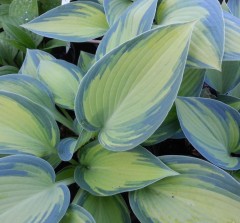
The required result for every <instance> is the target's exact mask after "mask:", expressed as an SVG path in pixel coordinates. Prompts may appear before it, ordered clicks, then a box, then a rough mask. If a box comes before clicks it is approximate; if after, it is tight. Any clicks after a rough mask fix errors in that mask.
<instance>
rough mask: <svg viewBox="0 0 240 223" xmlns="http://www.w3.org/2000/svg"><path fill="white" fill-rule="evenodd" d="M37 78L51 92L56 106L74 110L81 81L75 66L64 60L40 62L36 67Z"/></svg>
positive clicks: (80, 75) (78, 70) (79, 72)
mask: <svg viewBox="0 0 240 223" xmlns="http://www.w3.org/2000/svg"><path fill="white" fill-rule="evenodd" d="M38 78H39V80H41V81H42V82H43V83H44V84H45V85H46V86H47V87H48V88H49V89H50V90H51V92H52V93H53V97H54V101H55V103H56V104H58V105H59V106H61V107H64V108H67V109H73V108H74V100H75V97H76V94H77V90H78V85H79V82H80V81H81V79H82V74H81V71H80V69H79V68H78V67H77V66H76V65H74V64H71V63H69V62H66V61H64V60H42V61H40V64H39V66H38Z"/></svg>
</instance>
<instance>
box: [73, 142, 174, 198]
mask: <svg viewBox="0 0 240 223" xmlns="http://www.w3.org/2000/svg"><path fill="white" fill-rule="evenodd" d="M123 160H124V164H123V163H122V161H123ZM176 174H177V173H176V172H174V171H172V170H171V169H169V168H168V167H167V166H165V165H164V164H163V163H162V162H161V161H160V160H158V159H157V157H155V156H154V155H152V154H151V153H150V152H148V151H147V150H146V149H144V148H143V147H141V146H138V147H136V148H135V149H132V150H130V151H125V152H113V151H109V150H106V149H104V148H103V147H102V146H101V145H100V144H98V142H97V141H95V142H92V143H90V144H88V145H86V146H84V147H83V148H82V149H81V152H80V153H79V166H78V167H77V168H76V171H75V180H76V182H77V184H78V185H79V186H80V187H81V188H82V189H84V190H87V191H89V192H90V193H92V194H94V195H103V196H108V195H113V194H117V193H121V192H124V191H132V190H136V189H139V188H143V187H145V186H147V185H149V184H152V183H153V182H156V181H157V180H159V179H162V178H164V177H167V176H172V175H176Z"/></svg>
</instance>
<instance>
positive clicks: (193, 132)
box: [175, 97, 240, 170]
mask: <svg viewBox="0 0 240 223" xmlns="http://www.w3.org/2000/svg"><path fill="white" fill-rule="evenodd" d="M175 103H176V106H177V113H178V118H179V121H180V125H181V128H182V130H183V132H184V134H185V136H186V138H187V139H188V140H189V142H190V143H191V144H192V145H193V146H194V148H195V149H197V150H198V152H200V153H201V154H202V155H203V156H204V157H205V158H206V159H208V160H209V161H211V162H212V163H213V164H215V165H217V166H219V167H222V168H224V169H228V170H237V169H240V159H239V158H238V157H233V156H231V153H238V152H239V151H240V144H239V141H240V128H239V126H240V114H239V113H238V112H237V111H236V110H235V109H233V108H231V107H230V106H227V105H225V104H224V103H222V102H219V101H217V100H213V99H206V98H184V97H179V98H178V99H177V100H176V102H175Z"/></svg>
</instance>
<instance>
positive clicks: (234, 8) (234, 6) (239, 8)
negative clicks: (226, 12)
mask: <svg viewBox="0 0 240 223" xmlns="http://www.w3.org/2000/svg"><path fill="white" fill-rule="evenodd" d="M227 5H228V7H229V9H230V10H231V13H232V14H233V15H234V16H236V17H238V18H240V2H239V1H238V0H228V2H227Z"/></svg>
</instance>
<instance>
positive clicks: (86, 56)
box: [78, 51, 95, 74]
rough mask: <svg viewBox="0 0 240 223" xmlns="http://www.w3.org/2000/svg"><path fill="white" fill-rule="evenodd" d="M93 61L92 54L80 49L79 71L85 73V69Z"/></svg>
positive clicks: (93, 56) (87, 68)
mask: <svg viewBox="0 0 240 223" xmlns="http://www.w3.org/2000/svg"><path fill="white" fill-rule="evenodd" d="M94 62H95V55H94V54H91V53H87V52H84V51H81V53H80V55H79V58H78V66H79V67H80V69H81V72H82V73H83V74H85V73H87V71H88V70H89V68H90V67H91V66H92V65H93V64H94Z"/></svg>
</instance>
